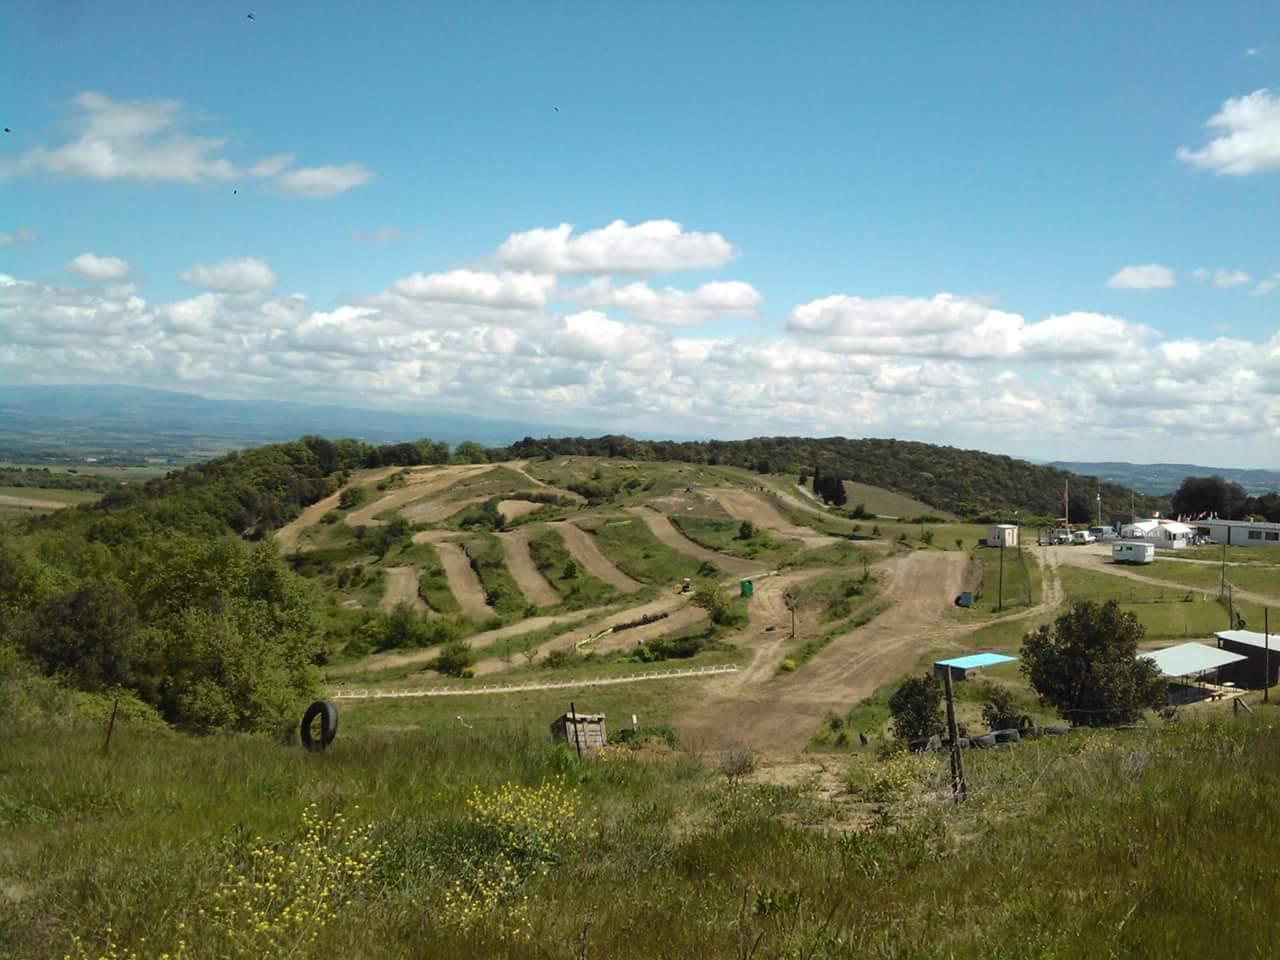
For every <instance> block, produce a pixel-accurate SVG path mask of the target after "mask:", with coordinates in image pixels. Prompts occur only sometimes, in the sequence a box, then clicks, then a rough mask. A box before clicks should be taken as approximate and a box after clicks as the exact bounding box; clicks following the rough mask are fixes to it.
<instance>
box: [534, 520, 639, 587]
mask: <svg viewBox="0 0 1280 960" xmlns="http://www.w3.org/2000/svg"><path fill="white" fill-rule="evenodd" d="M547 526H548V527H550V528H551V529H552V530H558V531H559V532H560V536H561V537H562V538H563V539H564V545H565V547H566V548H567V549H568V551H569V552H570V553H571V554H573V558H574V559H575V560H577V561H578V562H579V563H580V564H582V566H583V568H584V569H585V570H586V571H587V573H589V574H591V575H592V576H593V577H597V578H599V579H600V580H603V581H604V582H605V583H607V584H610V585H612V586H614V587H616V588H618V589H619V590H621V591H622V592H623V593H635V592H636V591H637V590H639V589H640V588H641V586H642V584H639V583H637V582H636V581H634V580H632V579H631V578H630V577H628V576H627V575H626V574H625V573H623V572H622V571H621V570H619V569H618V568H617V567H615V566H614V565H613V564H612V563H610V562H609V559H608V558H607V557H606V556H605V555H604V554H603V553H601V552H600V548H599V547H597V546H596V542H595V539H594V538H593V537H592V536H591V534H589V533H587V532H586V531H585V530H583V529H582V528H581V527H579V526H577V525H576V524H574V523H572V522H570V521H567V520H564V521H558V522H556V523H549V524H547Z"/></svg>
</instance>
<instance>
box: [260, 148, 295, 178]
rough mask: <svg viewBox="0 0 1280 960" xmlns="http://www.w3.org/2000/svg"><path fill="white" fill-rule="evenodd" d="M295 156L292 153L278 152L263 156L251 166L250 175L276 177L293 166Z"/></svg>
mask: <svg viewBox="0 0 1280 960" xmlns="http://www.w3.org/2000/svg"><path fill="white" fill-rule="evenodd" d="M294 159H295V158H294V156H293V154H292V153H276V154H272V155H271V156H269V157H263V158H262V159H261V160H259V161H258V162H257V163H255V164H254V165H253V166H252V167H250V168H249V176H251V177H275V176H279V175H280V174H282V173H284V171H285V170H287V169H288V168H289V167H291V166H293V161H294Z"/></svg>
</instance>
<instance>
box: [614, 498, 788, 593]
mask: <svg viewBox="0 0 1280 960" xmlns="http://www.w3.org/2000/svg"><path fill="white" fill-rule="evenodd" d="M627 513H629V514H631V515H632V516H635V517H640V518H641V519H642V520H644V522H645V526H647V527H648V528H649V531H650V532H651V533H652V534H653V535H654V536H655V537H657V538H658V539H659V540H660V541H662V543H664V544H666V545H667V546H668V547H670V548H671V549H672V550H675V551H676V552H677V553H683V554H684V555H685V556H686V557H693V559H695V560H704V561H706V562H707V563H713V564H715V565H716V566H717V567H719V568H720V569H721V570H723V571H724V572H725V573H730V574H733V575H734V576H739V577H746V576H750V575H751V574H754V573H759V572H760V571H761V570H763V569H765V566H764V564H762V563H757V562H755V561H753V560H744V559H742V558H741V557H733V556H730V555H729V554H727V553H719V552H718V551H715V550H709V549H707V548H706V547H704V546H702V545H701V544H698V543H694V542H693V541H692V540H690V539H689V538H688V537H686V536H685V535H684V534H683V533H681V532H680V531H679V530H678V529H676V526H675V524H673V523H672V522H671V520H670V519H668V517H667V515H666V514H664V513H659V512H658V511H657V510H651V509H650V508H649V507H627Z"/></svg>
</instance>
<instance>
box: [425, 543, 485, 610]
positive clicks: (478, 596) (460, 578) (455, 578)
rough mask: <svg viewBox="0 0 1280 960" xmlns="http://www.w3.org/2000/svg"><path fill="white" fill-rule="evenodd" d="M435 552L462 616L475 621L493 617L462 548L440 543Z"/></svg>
mask: <svg viewBox="0 0 1280 960" xmlns="http://www.w3.org/2000/svg"><path fill="white" fill-rule="evenodd" d="M436 551H437V552H438V553H439V554H440V563H441V565H442V566H443V567H444V572H445V576H447V577H448V578H449V591H450V592H451V593H452V594H453V595H454V597H455V598H456V599H457V601H458V606H459V607H461V608H462V615H463V616H464V617H470V618H471V619H472V620H476V621H484V620H488V619H489V618H490V617H491V616H493V609H492V608H491V607H490V606H489V605H488V604H487V603H485V594H484V587H483V586H482V585H481V583H480V578H479V577H477V576H476V572H475V571H474V570H472V569H471V562H470V561H469V560H468V559H467V555H466V553H465V552H463V549H462V547H460V546H459V545H458V544H456V543H446V542H444V541H441V542H439V543H437V544H436Z"/></svg>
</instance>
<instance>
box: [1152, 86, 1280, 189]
mask: <svg viewBox="0 0 1280 960" xmlns="http://www.w3.org/2000/svg"><path fill="white" fill-rule="evenodd" d="M1205 128H1206V129H1208V130H1209V131H1211V132H1213V133H1214V134H1216V136H1214V137H1213V139H1211V140H1210V141H1209V142H1208V143H1207V144H1205V145H1204V146H1203V147H1200V148H1199V149H1196V150H1192V149H1191V148H1189V147H1179V148H1178V154H1177V155H1178V159H1179V160H1181V161H1182V162H1183V163H1187V164H1190V165H1191V166H1193V167H1199V168H1200V169H1202V170H1212V171H1213V172H1214V173H1217V174H1220V175H1222V174H1226V175H1230V176H1248V175H1250V174H1254V173H1265V172H1266V171H1268V170H1275V169H1277V168H1280V97H1276V96H1274V95H1273V94H1272V93H1271V91H1269V90H1265V89H1264V90H1255V91H1254V92H1253V93H1250V94H1248V95H1246V96H1243V97H1232V98H1231V99H1229V100H1227V101H1225V102H1224V103H1223V104H1222V108H1221V109H1220V110H1219V111H1218V112H1217V113H1215V114H1214V115H1213V116H1212V117H1210V118H1209V119H1208V120H1207V121H1205Z"/></svg>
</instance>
